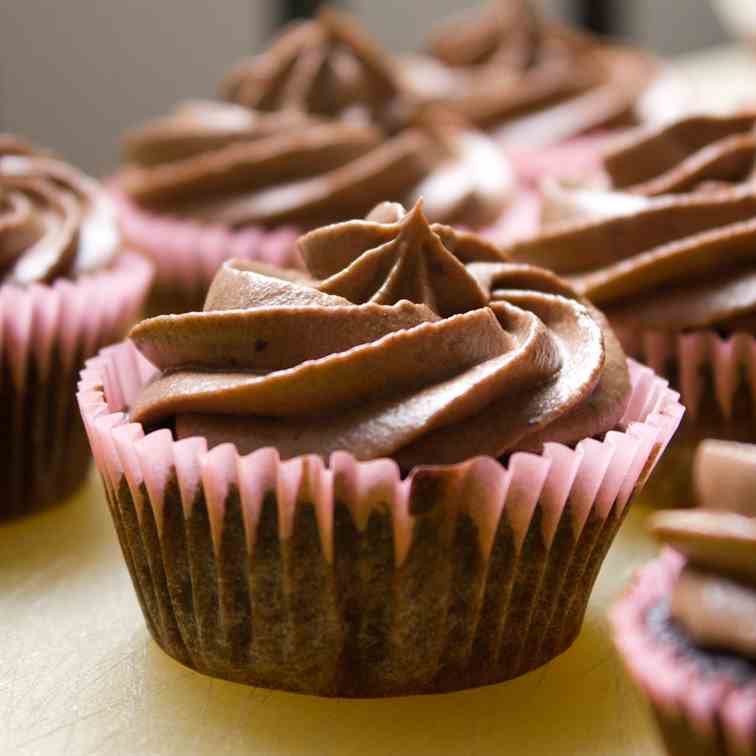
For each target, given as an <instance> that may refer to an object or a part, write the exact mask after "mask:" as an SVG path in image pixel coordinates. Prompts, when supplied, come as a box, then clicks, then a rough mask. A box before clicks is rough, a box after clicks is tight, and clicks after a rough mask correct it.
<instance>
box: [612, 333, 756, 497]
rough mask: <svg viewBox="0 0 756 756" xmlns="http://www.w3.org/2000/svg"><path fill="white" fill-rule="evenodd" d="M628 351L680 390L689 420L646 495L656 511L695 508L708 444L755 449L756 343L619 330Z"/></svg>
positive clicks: (740, 336)
mask: <svg viewBox="0 0 756 756" xmlns="http://www.w3.org/2000/svg"><path fill="white" fill-rule="evenodd" d="M614 330H615V332H616V333H617V335H618V336H619V338H620V341H622V345H623V346H624V348H625V351H626V352H627V353H628V354H629V355H631V356H632V357H634V358H636V359H639V360H642V361H643V362H644V363H645V364H647V365H649V366H650V367H651V368H652V369H653V370H654V371H655V372H656V373H658V374H659V375H662V376H664V377H665V378H667V379H668V380H669V382H670V384H671V385H672V386H673V387H675V388H676V389H678V390H679V391H680V394H681V401H682V403H683V404H684V405H685V408H686V415H685V419H684V420H683V422H682V425H681V427H680V430H679V431H678V433H677V435H676V436H675V440H674V442H673V443H672V444H671V446H670V448H669V449H668V451H667V453H666V454H665V456H664V459H663V460H662V462H661V463H660V465H659V466H658V468H657V471H656V472H655V473H654V476H653V478H652V479H651V480H650V481H649V484H648V486H647V487H646V489H645V491H644V492H643V497H642V498H643V499H644V500H645V501H647V502H649V503H652V504H654V505H657V506H666V507H675V506H691V505H693V504H694V492H693V482H692V477H691V472H692V466H693V455H694V453H695V450H696V447H697V446H698V444H699V443H700V442H701V441H702V440H703V439H705V438H716V439H725V440H730V441H743V442H750V443H756V338H754V336H752V335H751V334H748V333H736V334H734V335H732V336H729V337H723V336H720V335H719V334H717V333H716V332H714V331H710V330H706V331H696V332H692V333H663V332H656V331H633V330H630V329H626V328H620V327H617V326H615V328H614Z"/></svg>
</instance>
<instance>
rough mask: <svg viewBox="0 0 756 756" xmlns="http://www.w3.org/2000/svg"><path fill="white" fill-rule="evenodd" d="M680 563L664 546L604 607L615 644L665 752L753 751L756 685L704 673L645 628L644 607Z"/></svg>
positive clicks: (684, 755) (725, 754) (665, 589)
mask: <svg viewBox="0 0 756 756" xmlns="http://www.w3.org/2000/svg"><path fill="white" fill-rule="evenodd" d="M683 564H684V559H683V558H682V557H681V556H680V555H679V554H678V553H676V552H674V551H672V550H669V549H668V550H665V551H664V552H663V553H662V555H661V557H659V558H658V559H657V560H656V561H654V562H652V563H650V564H649V565H647V566H646V567H645V568H644V569H643V570H641V571H640V572H639V573H638V574H637V575H636V577H635V581H634V583H633V585H632V586H631V588H630V589H629V591H628V592H627V594H626V595H625V596H624V597H623V599H622V600H621V601H620V602H619V603H618V604H617V605H616V606H615V608H614V609H613V611H612V615H611V620H612V626H613V632H614V641H615V644H616V646H617V648H618V650H619V652H620V655H621V656H622V658H623V660H624V663H625V665H626V667H627V669H628V671H629V672H630V674H631V676H632V677H633V679H634V680H635V682H636V683H637V685H638V686H639V687H640V688H641V690H642V691H643V692H644V693H645V695H646V696H647V698H648V700H649V702H650V704H651V708H652V710H653V713H654V715H655V718H656V720H657V723H658V724H659V727H660V730H661V733H662V737H663V738H664V741H665V745H666V747H667V752H668V753H669V754H670V756H695V754H706V755H707V756H754V754H756V684H755V683H750V684H745V685H737V684H736V683H735V681H733V680H731V679H728V678H727V677H726V676H725V675H723V674H712V673H711V672H706V671H705V670H704V669H703V668H702V666H701V665H700V664H699V663H697V662H696V660H695V659H694V658H692V657H691V658H685V657H684V656H681V655H680V653H679V651H678V649H677V648H676V647H675V646H674V645H673V644H669V643H668V644H665V643H663V642H662V641H660V640H659V639H658V638H656V637H654V635H653V634H652V633H651V632H650V630H649V628H648V626H647V621H646V615H647V613H648V611H649V610H650V609H651V608H653V607H654V606H655V605H657V604H658V603H659V602H660V601H662V600H663V599H664V598H665V597H666V596H668V595H669V591H670V590H671V587H672V585H673V583H674V582H675V579H676V577H677V575H678V574H679V572H680V569H681V568H682V566H683Z"/></svg>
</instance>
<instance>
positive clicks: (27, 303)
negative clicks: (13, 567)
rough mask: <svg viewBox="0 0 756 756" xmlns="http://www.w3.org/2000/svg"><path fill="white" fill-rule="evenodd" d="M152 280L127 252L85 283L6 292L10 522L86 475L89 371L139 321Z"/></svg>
mask: <svg viewBox="0 0 756 756" xmlns="http://www.w3.org/2000/svg"><path fill="white" fill-rule="evenodd" d="M150 277H151V268H150V265H149V264H148V263H147V262H146V261H145V260H143V259H142V257H141V256H139V255H136V254H125V255H122V257H121V258H120V259H119V261H118V262H117V263H116V265H115V267H114V268H112V269H110V270H107V271H102V272H99V273H94V274H91V275H88V276H85V277H83V278H81V279H78V280H76V281H66V280H59V281H56V282H55V283H54V284H52V285H50V286H42V285H33V286H30V287H28V288H18V287H15V286H10V285H4V286H0V429H2V431H1V432H0V519H3V518H6V517H11V516H15V515H19V514H23V513H25V512H28V511H31V510H33V509H37V508H40V507H43V506H46V505H48V504H51V503H52V502H54V501H57V500H61V499H63V498H65V497H66V496H67V495H68V494H70V493H71V492H72V491H73V490H74V489H75V488H76V487H77V486H78V485H79V484H80V483H81V481H82V479H83V478H84V476H85V475H86V472H87V468H88V467H89V460H90V453H89V448H88V444H87V439H86V436H85V434H84V428H83V426H82V424H81V422H80V420H79V417H78V414H79V413H78V409H77V405H76V385H77V381H78V377H79V371H80V369H81V367H82V365H83V364H84V361H85V360H86V359H88V358H89V357H92V356H93V355H95V354H97V352H98V351H99V350H100V349H101V348H102V347H104V346H106V345H107V344H112V343H114V342H116V341H119V340H120V339H122V338H123V337H124V336H125V334H126V333H127V331H128V329H129V327H130V326H131V325H132V324H133V323H134V322H135V321H136V320H137V319H138V317H139V314H140V311H141V308H142V304H143V302H144V298H145V296H146V294H147V289H148V287H149V282H150Z"/></svg>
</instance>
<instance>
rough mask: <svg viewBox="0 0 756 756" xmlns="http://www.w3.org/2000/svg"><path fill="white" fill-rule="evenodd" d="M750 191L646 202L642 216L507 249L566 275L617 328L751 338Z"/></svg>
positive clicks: (755, 239) (755, 267) (545, 235)
mask: <svg viewBox="0 0 756 756" xmlns="http://www.w3.org/2000/svg"><path fill="white" fill-rule="evenodd" d="M754 216H756V193H755V192H754V189H753V187H752V186H749V185H744V186H742V187H738V188H735V189H728V190H718V191H711V192H704V193H695V194H691V195H685V196H669V197H660V198H656V199H652V200H648V201H647V204H646V205H645V206H644V207H642V208H641V209H637V210H635V211H633V212H629V213H626V214H625V215H621V216H614V217H609V218H603V219H591V220H587V221H584V222H576V223H569V224H564V225H561V226H559V227H556V228H554V229H552V230H549V231H544V232H542V233H541V234H539V235H538V236H537V237H535V238H533V239H530V240H525V241H521V242H518V243H516V244H513V245H510V246H509V247H506V248H505V252H506V253H507V254H509V255H510V256H511V257H512V259H514V260H517V261H520V262H529V263H532V264H534V265H542V266H544V267H547V268H550V269H551V270H553V271H555V272H556V273H558V274H560V275H563V276H565V277H566V278H567V280H568V281H570V283H571V284H572V285H574V287H575V288H576V290H577V291H578V292H579V293H580V294H582V295H583V296H585V297H587V298H589V299H590V300H591V301H592V302H593V303H594V304H596V305H597V306H598V307H600V308H601V309H602V310H603V311H604V312H605V313H606V314H607V315H608V317H609V319H610V320H611V322H612V324H613V325H615V326H617V327H620V329H634V330H644V331H650V330H658V331H666V332H675V333H679V332H686V331H695V330H699V329H716V331H717V332H719V333H722V334H725V335H728V334H731V333H734V332H735V331H747V332H753V328H754V324H755V320H754V318H755V317H756V223H755V222H754Z"/></svg>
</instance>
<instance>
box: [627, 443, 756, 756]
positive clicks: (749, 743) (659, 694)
mask: <svg viewBox="0 0 756 756" xmlns="http://www.w3.org/2000/svg"><path fill="white" fill-rule="evenodd" d="M697 474H698V475H699V476H700V477H699V480H705V481H706V486H705V488H703V489H701V493H702V496H701V499H700V503H701V506H702V507H704V509H701V510H697V511H686V512H683V511H677V512H659V513H657V514H656V515H655V517H654V518H653V520H652V530H653V531H654V533H655V534H656V535H657V537H658V538H659V539H660V540H661V541H662V542H664V543H665V544H667V545H668V546H669V547H670V548H669V549H667V550H666V551H665V552H664V553H663V554H662V556H661V557H660V558H659V559H657V560H656V561H655V562H653V563H651V564H650V565H648V566H647V567H646V568H644V569H643V570H642V571H641V572H640V573H639V574H638V575H637V576H636V579H635V582H634V584H633V585H632V587H631V588H630V590H629V591H628V593H627V595H626V596H625V597H624V598H623V599H622V600H621V601H620V602H619V604H618V605H617V606H616V607H615V609H614V611H613V614H612V622H613V625H614V637H615V642H616V644H617V647H618V649H619V651H620V654H621V655H622V657H623V659H624V662H625V664H626V666H627V668H628V669H629V671H630V673H631V674H632V676H633V678H634V679H635V681H636V682H637V683H638V685H639V686H640V688H641V690H642V691H643V692H644V694H645V695H646V696H647V698H648V699H649V702H650V704H651V706H652V708H653V711H654V714H655V717H656V720H657V723H658V725H659V727H660V729H661V733H662V736H663V738H664V743H665V745H666V748H667V752H668V753H669V754H670V756H698V755H699V754H701V756H704V755H705V756H746V755H749V754H750V755H752V754H755V753H756V631H755V629H754V628H756V505H755V503H754V496H753V491H754V489H753V485H754V482H755V481H756V446H753V445H745V444H733V443H723V442H706V443H705V444H704V445H703V446H702V447H701V449H700V450H699V453H698V457H697ZM714 481H716V484H715V483H714Z"/></svg>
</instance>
